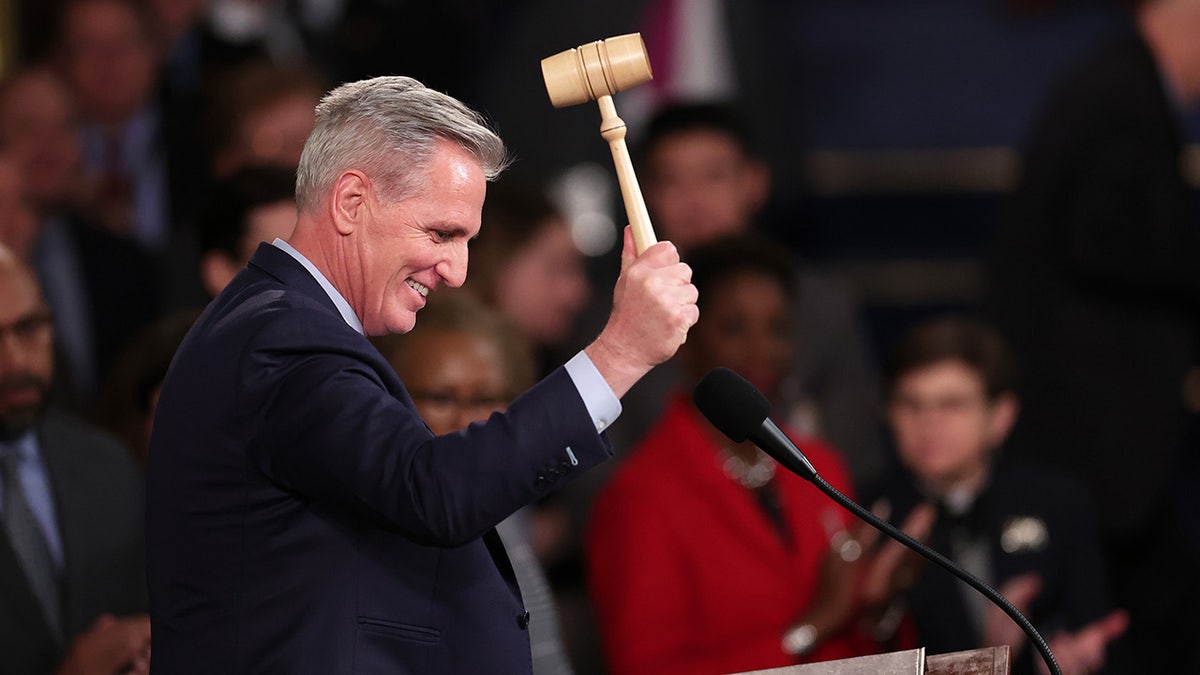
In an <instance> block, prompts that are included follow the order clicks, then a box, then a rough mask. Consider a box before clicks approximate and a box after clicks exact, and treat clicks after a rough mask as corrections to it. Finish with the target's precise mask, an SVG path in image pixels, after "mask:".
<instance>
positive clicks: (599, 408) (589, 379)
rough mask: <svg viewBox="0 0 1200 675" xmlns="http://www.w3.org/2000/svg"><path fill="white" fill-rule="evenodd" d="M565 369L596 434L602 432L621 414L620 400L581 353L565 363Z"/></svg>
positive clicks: (588, 359) (592, 364) (593, 365)
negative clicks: (577, 391) (585, 407)
mask: <svg viewBox="0 0 1200 675" xmlns="http://www.w3.org/2000/svg"><path fill="white" fill-rule="evenodd" d="M565 368H566V369H567V375H570V376H571V382H573V383H574V384H575V388H576V389H578V390H579V396H580V397H582V398H583V404H584V405H585V406H587V411H588V415H591V417H592V423H594V424H595V425H596V432H597V433H601V432H603V431H604V430H605V429H607V428H608V427H609V425H611V424H612V423H613V422H614V421H615V420H616V419H617V417H618V416H619V415H620V414H621V400H620V399H618V398H617V395H616V394H614V393H613V390H612V387H609V386H608V383H607V382H605V381H604V376H603V375H601V374H600V371H599V370H596V364H594V363H592V360H591V359H590V358H588V355H587V354H584V353H583V352H582V351H581V352H579V353H578V354H576V355H575V356H574V357H572V358H571V360H570V361H567V365H566V366H565Z"/></svg>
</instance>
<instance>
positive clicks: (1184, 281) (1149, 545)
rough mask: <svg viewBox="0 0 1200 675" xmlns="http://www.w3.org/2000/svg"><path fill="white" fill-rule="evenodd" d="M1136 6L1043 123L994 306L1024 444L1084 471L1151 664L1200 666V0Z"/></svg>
mask: <svg viewBox="0 0 1200 675" xmlns="http://www.w3.org/2000/svg"><path fill="white" fill-rule="evenodd" d="M1135 18H1136V24H1137V25H1136V28H1137V30H1136V32H1132V33H1131V34H1130V35H1128V36H1126V37H1124V38H1122V39H1119V40H1117V41H1114V42H1113V43H1111V44H1109V45H1106V46H1105V47H1104V48H1103V49H1101V50H1099V51H1097V52H1096V53H1094V54H1091V55H1089V56H1088V57H1087V58H1086V59H1085V60H1084V61H1083V62H1082V63H1080V64H1079V65H1078V66H1077V67H1076V68H1075V69H1073V70H1072V71H1071V72H1069V73H1067V74H1066V76H1065V77H1064V78H1063V79H1062V81H1061V82H1060V83H1059V84H1058V86H1057V87H1056V88H1055V89H1054V90H1053V91H1052V92H1051V94H1050V96H1049V98H1048V100H1047V101H1046V104H1045V106H1044V108H1043V110H1042V111H1041V113H1040V115H1039V117H1038V119H1037V121H1036V123H1035V124H1034V126H1033V127H1032V129H1031V133H1030V135H1029V138H1028V141H1027V145H1026V148H1025V152H1024V160H1023V161H1024V169H1023V175H1022V177H1021V180H1020V183H1019V184H1018V185H1017V188H1016V190H1015V191H1014V193H1013V196H1012V200H1011V204H1010V212H1009V213H1008V215H1007V217H1006V219H1005V221H1004V223H1003V224H1002V226H1001V228H1000V229H999V230H998V232H997V236H996V242H995V246H994V248H993V251H992V253H993V256H992V264H991V271H990V295H991V298H990V305H991V310H992V312H993V317H994V319H995V321H996V325H997V326H998V327H999V328H1000V329H1001V331H1002V332H1003V333H1004V335H1005V337H1006V338H1007V340H1008V341H1009V343H1010V344H1011V345H1012V346H1013V349H1014V350H1015V351H1016V353H1017V355H1018V356H1019V358H1020V359H1021V363H1022V364H1023V366H1024V368H1023V371H1024V372H1025V374H1026V377H1025V378H1024V380H1023V388H1022V392H1021V400H1022V406H1023V410H1022V414H1021V421H1020V422H1019V423H1018V424H1017V426H1016V428H1015V429H1014V432H1013V438H1012V443H1011V446H1010V447H1011V450H1012V453H1013V454H1014V455H1018V456H1021V457H1026V458H1036V459H1039V460H1043V461H1047V462H1050V463H1053V464H1055V465H1057V466H1059V467H1061V468H1063V469H1066V470H1068V471H1071V472H1073V473H1075V474H1076V475H1078V476H1079V477H1081V478H1082V479H1083V480H1084V482H1085V483H1086V484H1087V486H1088V487H1089V488H1090V489H1091V491H1092V493H1093V494H1094V495H1095V497H1096V501H1097V504H1098V506H1099V511H1100V513H1099V515H1100V524H1101V531H1102V536H1103V543H1104V546H1105V553H1106V555H1107V556H1108V559H1109V562H1110V565H1111V569H1112V571H1113V588H1114V592H1115V595H1116V597H1117V599H1118V602H1120V603H1121V604H1122V605H1124V606H1125V607H1127V608H1128V609H1129V612H1130V616H1131V623H1130V641H1131V643H1132V644H1133V645H1134V650H1135V652H1136V653H1137V654H1138V657H1139V658H1140V659H1142V661H1141V662H1140V665H1141V666H1142V667H1143V668H1144V672H1186V671H1188V669H1189V667H1191V668H1200V663H1197V662H1195V661H1194V660H1193V661H1191V662H1188V661H1186V660H1185V657H1184V654H1186V653H1187V650H1185V649H1181V648H1180V647H1181V645H1184V644H1187V643H1188V642H1189V641H1190V640H1192V638H1193V637H1194V636H1195V635H1196V634H1197V632H1200V620H1198V619H1197V615H1196V613H1195V612H1194V611H1193V607H1194V606H1195V605H1196V603H1197V602H1198V601H1200V583H1197V581H1196V575H1195V573H1194V571H1195V568H1196V566H1197V564H1200V560H1197V559H1196V557H1195V555H1194V554H1191V553H1190V552H1189V551H1188V550H1187V548H1186V547H1185V546H1184V543H1183V540H1182V534H1181V532H1182V530H1181V527H1180V525H1179V524H1178V521H1179V517H1180V516H1179V514H1180V513H1182V512H1183V511H1182V509H1181V508H1180V506H1179V505H1178V504H1177V503H1176V502H1177V501H1178V500H1176V499H1175V495H1176V492H1177V491H1178V490H1186V491H1189V492H1190V491H1194V489H1195V486H1194V485H1188V484H1186V483H1185V482H1184V481H1183V480H1181V479H1180V475H1181V468H1182V467H1183V466H1185V462H1184V461H1183V459H1182V455H1183V453H1185V452H1186V453H1189V454H1190V455H1191V456H1193V457H1194V456H1195V452H1196V449H1195V447H1188V446H1186V445H1185V436H1184V434H1183V430H1184V428H1185V421H1186V416H1185V415H1186V413H1185V408H1184V405H1183V400H1182V397H1181V395H1180V392H1181V390H1182V388H1183V382H1184V378H1185V376H1186V374H1187V372H1188V369H1189V367H1193V366H1195V365H1196V364H1197V363H1200V351H1198V350H1197V347H1198V346H1200V274H1197V270H1198V269H1200V217H1198V216H1200V214H1198V212H1197V211H1196V209H1195V199H1196V197H1195V194H1194V192H1193V191H1192V190H1191V189H1190V188H1189V186H1188V184H1187V182H1186V181H1185V176H1184V173H1183V167H1184V166H1185V162H1184V158H1185V154H1184V141H1185V137H1184V134H1183V129H1182V128H1181V123H1180V119H1181V114H1182V113H1183V112H1185V111H1186V110H1188V109H1192V110H1195V109H1196V107H1197V105H1200V40H1197V35H1200V0H1155V1H1153V2H1146V3H1142V6H1141V7H1140V8H1139V10H1138V11H1137V14H1136V17H1135ZM1191 658H1193V659H1195V657H1191ZM1188 663H1191V664H1192V665H1190V666H1189V665H1187V664H1188Z"/></svg>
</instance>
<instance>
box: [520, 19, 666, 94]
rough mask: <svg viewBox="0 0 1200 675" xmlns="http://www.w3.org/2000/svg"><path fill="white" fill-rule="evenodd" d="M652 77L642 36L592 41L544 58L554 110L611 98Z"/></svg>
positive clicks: (543, 69)
mask: <svg viewBox="0 0 1200 675" xmlns="http://www.w3.org/2000/svg"><path fill="white" fill-rule="evenodd" d="M652 77H654V74H653V73H651V72H650V59H649V58H648V57H647V56H646V43H644V42H642V35H641V33H630V34H628V35H618V36H616V37H610V38H608V39H607V40H598V41H596V42H589V43H588V44H585V45H580V46H578V47H576V48H574V49H568V50H567V51H565V52H559V53H558V54H555V55H554V56H549V57H546V58H544V59H542V78H543V79H545V80H546V91H547V93H549V94H550V102H551V103H553V104H554V107H555V108H564V107H566V106H569V105H575V104H576V103H583V102H584V101H593V100H595V99H597V98H600V97H601V96H611V95H613V94H615V93H617V92H618V91H624V90H626V89H629V88H630V87H636V86H637V85H639V84H641V83H643V82H646V81H647V80H649V79H650V78H652Z"/></svg>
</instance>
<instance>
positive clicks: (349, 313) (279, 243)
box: [271, 238, 364, 335]
mask: <svg viewBox="0 0 1200 675" xmlns="http://www.w3.org/2000/svg"><path fill="white" fill-rule="evenodd" d="M271 245H272V246H274V247H275V248H277V249H279V250H281V251H283V252H284V253H287V254H288V255H290V256H292V257H293V258H295V259H296V262H298V263H300V264H301V265H303V266H304V269H306V270H308V273H309V274H311V275H312V277H313V278H314V279H316V280H317V283H318V284H320V285H321V288H322V289H324V291H325V294H326V295H328V296H329V299H330V300H332V301H333V305H334V306H335V307H337V310H338V312H340V313H341V315H342V319H343V320H345V322H346V324H347V325H349V326H350V327H351V328H353V329H354V330H356V331H358V333H359V334H360V335H363V334H364V333H363V326H362V321H360V320H359V318H358V315H357V314H355V313H354V310H353V309H351V308H350V303H348V302H346V298H343V297H342V294H341V293H338V290H337V289H336V288H334V287H333V284H331V283H329V280H328V279H326V278H325V275H324V274H321V270H319V269H317V266H316V265H314V264H312V262H310V261H309V259H308V258H305V257H304V254H303V253H301V252H299V251H297V250H296V249H294V248H292V245H291V244H289V243H287V242H286V241H284V240H282V239H279V238H276V239H275V241H273V242H271Z"/></svg>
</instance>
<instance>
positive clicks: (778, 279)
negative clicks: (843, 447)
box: [587, 238, 874, 675]
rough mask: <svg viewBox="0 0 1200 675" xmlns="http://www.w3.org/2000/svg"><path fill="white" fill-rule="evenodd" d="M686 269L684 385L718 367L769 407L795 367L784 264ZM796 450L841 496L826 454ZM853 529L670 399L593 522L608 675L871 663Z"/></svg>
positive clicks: (759, 256)
mask: <svg viewBox="0 0 1200 675" xmlns="http://www.w3.org/2000/svg"><path fill="white" fill-rule="evenodd" d="M688 263H689V264H690V265H691V266H692V268H693V283H694V284H695V285H696V287H697V288H698V289H699V290H700V303H701V305H702V306H701V320H700V322H699V323H698V324H697V325H696V326H695V327H694V328H693V329H692V330H691V332H690V334H689V336H688V341H687V343H686V344H685V345H684V347H683V348H681V349H680V352H679V356H678V358H679V359H680V360H681V365H682V366H683V367H684V369H685V370H686V372H687V373H688V375H689V376H690V378H691V381H692V382H695V381H697V380H698V379H699V378H700V377H701V376H703V375H704V373H706V372H707V371H708V370H709V369H711V368H713V367H715V366H726V367H729V368H732V369H734V370H736V371H738V372H739V373H741V374H742V375H743V376H744V377H746V378H747V379H749V380H750V381H751V382H752V383H753V384H754V385H755V386H756V387H758V389H759V390H760V391H762V392H763V393H765V394H766V395H768V396H772V395H773V394H775V393H777V392H778V391H779V388H780V386H781V384H782V382H781V378H782V377H783V376H784V374H785V373H787V372H788V370H789V365H790V364H789V359H790V354H791V342H790V337H789V331H790V330H791V327H790V318H789V316H788V312H787V308H788V307H789V306H790V302H789V297H788V294H789V293H790V292H791V289H793V288H794V284H793V283H792V281H791V278H790V277H791V275H792V268H791V261H790V258H789V257H787V256H786V255H785V254H782V253H781V252H780V251H779V250H778V249H777V248H771V247H769V246H765V245H763V244H761V243H760V242H757V241H755V240H749V239H744V238H739V239H732V240H726V241H722V242H717V243H716V244H714V245H712V246H709V247H706V248H705V249H703V250H697V251H695V252H694V253H693V255H692V256H691V257H689V260H688ZM864 419H871V417H870V411H864ZM793 439H794V440H796V442H797V444H798V445H799V446H800V447H801V449H803V450H804V452H805V453H806V454H807V455H808V457H809V459H810V460H811V461H812V463H813V464H814V465H815V466H816V468H817V470H818V472H819V473H820V474H821V476H822V477H824V478H825V479H826V480H828V481H829V482H830V483H831V484H833V485H834V486H835V487H837V488H838V489H839V490H841V491H842V492H845V493H849V492H850V482H849V477H848V474H847V472H846V469H845V467H844V466H843V463H842V460H841V458H840V457H839V455H838V454H837V452H836V451H835V450H833V449H832V448H831V447H830V446H828V445H825V444H823V443H820V442H818V441H814V440H810V439H802V438H796V437H795V436H794V435H793ZM849 520H850V516H849V515H848V514H846V513H845V512H844V511H842V510H841V508H840V507H838V506H837V505H836V504H834V503H832V502H831V501H829V500H828V499H827V498H826V497H825V496H823V495H822V494H821V493H820V492H818V491H817V489H816V488H814V487H813V486H812V485H809V484H808V483H806V482H805V481H803V480H802V479H801V478H799V477H797V476H794V475H792V474H790V473H788V472H787V471H785V470H782V469H777V468H776V466H775V463H774V461H773V460H771V459H770V458H769V457H767V456H766V455H765V454H763V453H761V452H760V451H759V450H758V449H757V448H755V447H754V446H753V445H751V444H749V443H743V444H740V445H735V444H733V443H732V442H730V441H729V440H728V439H726V438H725V437H723V436H722V435H721V434H720V433H719V432H718V431H717V430H716V429H714V428H713V427H712V426H711V425H709V423H708V422H707V421H706V420H705V419H704V418H703V417H702V416H701V415H700V413H699V411H697V410H696V408H695V406H694V405H693V404H692V402H691V398H690V395H689V394H688V393H686V392H679V393H678V394H677V395H675V396H674V398H673V399H672V400H671V402H670V403H669V405H668V406H667V409H666V411H665V413H664V415H663V416H662V418H660V419H659V421H658V423H657V425H656V426H655V428H654V429H653V430H652V431H651V432H650V433H649V434H648V436H646V438H645V439H644V440H643V441H642V442H641V444H640V445H639V446H638V447H637V448H636V449H635V450H634V452H633V454H632V455H631V456H630V458H629V460H628V461H627V462H626V463H625V464H624V465H623V466H621V467H620V468H619V469H618V471H617V472H616V474H615V475H614V477H613V479H612V481H611V482H610V483H609V484H608V485H607V486H606V487H605V489H604V490H603V491H602V493H601V494H600V496H599V498H598V500H597V502H596V504H595V505H594V507H593V510H592V515H591V520H590V523H589V528H588V534H587V562H588V578H589V589H590V593H591V596H592V601H593V604H594V606H595V610H596V614H597V618H598V621H599V627H600V631H601V636H602V639H603V643H604V650H605V656H606V659H607V661H608V665H609V667H610V669H611V672H612V673H614V675H637V674H640V673H655V674H660V673H672V675H686V674H688V673H732V672H739V671H746V670H755V669H762V668H771V667H777V666H786V665H790V664H794V663H798V662H804V661H821V660H826V659H836V658H844V657H849V656H854V655H857V654H862V653H870V652H872V651H874V649H873V646H872V645H871V644H870V643H869V642H867V641H865V640H863V639H862V638H861V637H859V636H858V635H857V633H856V632H855V630H854V628H855V624H856V622H854V621H853V618H854V616H855V613H856V607H855V603H856V600H855V579H856V570H855V567H856V563H855V561H856V560H857V558H858V555H859V553H860V551H861V549H860V548H859V547H858V545H857V542H856V541H855V540H854V538H853V537H852V536H851V535H850V534H849V533H848V532H847V529H846V528H847V525H848V523H849Z"/></svg>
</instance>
